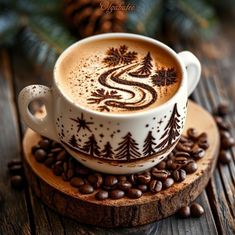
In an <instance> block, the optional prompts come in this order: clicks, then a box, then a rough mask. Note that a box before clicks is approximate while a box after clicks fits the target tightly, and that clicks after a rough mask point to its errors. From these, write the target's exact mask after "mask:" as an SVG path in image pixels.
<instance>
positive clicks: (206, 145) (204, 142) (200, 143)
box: [197, 139, 209, 150]
mask: <svg viewBox="0 0 235 235" xmlns="http://www.w3.org/2000/svg"><path fill="white" fill-rule="evenodd" d="M197 144H198V146H199V147H200V148H202V149H204V150H206V149H208V148H209V143H208V141H207V140H206V139H205V140H204V139H199V140H198V143H197Z"/></svg>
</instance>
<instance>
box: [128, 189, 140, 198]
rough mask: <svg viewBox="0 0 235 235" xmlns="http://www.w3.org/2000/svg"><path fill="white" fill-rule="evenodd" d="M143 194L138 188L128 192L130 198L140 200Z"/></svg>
mask: <svg viewBox="0 0 235 235" xmlns="http://www.w3.org/2000/svg"><path fill="white" fill-rule="evenodd" d="M142 194H143V193H142V191H141V190H139V189H136V188H131V189H129V190H128V191H127V197H129V198H135V199H136V198H140V197H141V196H142Z"/></svg>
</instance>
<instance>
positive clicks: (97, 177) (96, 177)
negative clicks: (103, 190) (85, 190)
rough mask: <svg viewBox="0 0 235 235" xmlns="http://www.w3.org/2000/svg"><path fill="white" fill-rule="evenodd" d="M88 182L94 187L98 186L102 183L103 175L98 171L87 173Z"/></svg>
mask: <svg viewBox="0 0 235 235" xmlns="http://www.w3.org/2000/svg"><path fill="white" fill-rule="evenodd" d="M87 180H88V182H90V183H91V185H93V187H94V188H100V187H101V185H102V184H103V177H102V175H101V174H99V173H95V174H93V175H89V176H88V178H87Z"/></svg>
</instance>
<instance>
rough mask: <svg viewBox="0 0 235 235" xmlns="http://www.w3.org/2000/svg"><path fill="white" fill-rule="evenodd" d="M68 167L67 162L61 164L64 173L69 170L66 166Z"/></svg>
mask: <svg viewBox="0 0 235 235" xmlns="http://www.w3.org/2000/svg"><path fill="white" fill-rule="evenodd" d="M68 165H69V164H68V162H64V163H63V169H64V172H67V171H68V169H69V166H68Z"/></svg>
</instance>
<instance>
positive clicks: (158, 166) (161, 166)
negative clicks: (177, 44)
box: [156, 161, 166, 170]
mask: <svg viewBox="0 0 235 235" xmlns="http://www.w3.org/2000/svg"><path fill="white" fill-rule="evenodd" d="M156 167H157V169H159V170H164V169H166V162H165V161H161V162H160V163H158V164H157V166H156Z"/></svg>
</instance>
